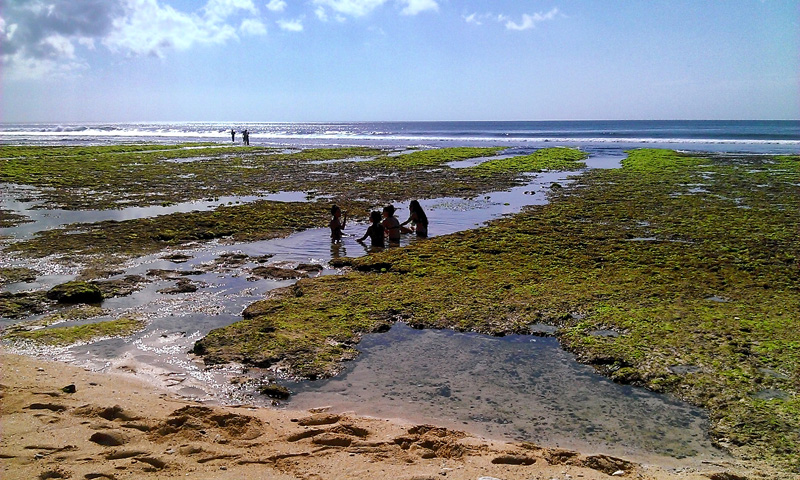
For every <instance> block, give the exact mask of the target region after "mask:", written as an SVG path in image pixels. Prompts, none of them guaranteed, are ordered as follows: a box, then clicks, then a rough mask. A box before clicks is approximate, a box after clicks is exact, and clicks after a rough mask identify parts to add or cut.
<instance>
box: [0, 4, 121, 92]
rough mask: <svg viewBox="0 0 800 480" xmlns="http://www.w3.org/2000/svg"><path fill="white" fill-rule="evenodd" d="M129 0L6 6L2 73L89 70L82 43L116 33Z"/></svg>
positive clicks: (10, 75) (33, 75) (29, 75)
mask: <svg viewBox="0 0 800 480" xmlns="http://www.w3.org/2000/svg"><path fill="white" fill-rule="evenodd" d="M124 1H125V0H74V1H64V0H61V1H52V0H51V1H44V0H30V1H26V2H16V1H11V2H5V5H4V10H3V17H2V21H1V22H0V24H1V25H2V27H1V28H0V44H2V45H3V49H2V63H3V73H4V75H5V76H7V77H8V78H36V77H40V76H47V75H53V76H63V75H66V74H69V73H70V72H74V71H78V70H81V69H83V68H85V67H86V66H85V64H84V63H83V62H81V61H79V60H76V49H75V46H76V44H77V45H82V46H86V45H94V40H95V39H99V38H103V37H104V36H106V35H108V34H109V32H111V31H112V29H113V22H114V18H116V17H118V16H120V15H122V14H123V13H124Z"/></svg>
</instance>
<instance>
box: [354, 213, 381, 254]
mask: <svg viewBox="0 0 800 480" xmlns="http://www.w3.org/2000/svg"><path fill="white" fill-rule="evenodd" d="M369 221H370V222H372V225H370V226H369V228H367V233H365V234H364V236H363V237H361V238H359V239H358V240H357V241H359V242H363V241H364V240H366V239H367V237H369V239H370V242H372V246H373V247H383V246H384V245H385V244H384V241H383V236H384V231H383V225H381V212H379V211H377V210H374V211H373V212H372V213H370V214H369Z"/></svg>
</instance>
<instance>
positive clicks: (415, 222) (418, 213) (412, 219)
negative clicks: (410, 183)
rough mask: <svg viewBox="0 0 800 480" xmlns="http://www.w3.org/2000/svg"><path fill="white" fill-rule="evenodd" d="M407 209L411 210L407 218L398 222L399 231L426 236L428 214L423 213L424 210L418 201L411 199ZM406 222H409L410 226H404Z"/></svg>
mask: <svg viewBox="0 0 800 480" xmlns="http://www.w3.org/2000/svg"><path fill="white" fill-rule="evenodd" d="M408 209H409V210H410V211H411V214H410V215H409V217H408V220H406V221H405V222H403V223H401V224H400V231H401V232H403V233H411V232H416V233H417V236H418V237H422V238H425V237H427V236H428V216H427V215H425V211H424V210H423V209H422V206H421V205H420V204H419V202H418V201H416V200H411V203H410V204H409V205H408ZM408 223H411V227H410V228H409V227H405V226H404V225H406V224H408Z"/></svg>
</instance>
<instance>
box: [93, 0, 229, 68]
mask: <svg viewBox="0 0 800 480" xmlns="http://www.w3.org/2000/svg"><path fill="white" fill-rule="evenodd" d="M214 1H216V0H212V2H214ZM212 2H209V5H211V3H212ZM211 6H212V7H215V8H216V7H217V6H218V5H211ZM128 7H129V10H128V12H127V15H126V16H125V17H121V18H117V19H115V20H114V29H113V31H112V33H111V34H110V35H108V36H107V37H106V38H105V39H104V40H103V44H104V45H106V46H107V47H108V48H109V49H111V50H112V51H120V50H123V51H129V52H132V53H135V54H140V55H154V56H158V57H163V56H164V55H165V53H166V51H167V50H170V49H176V50H186V49H188V48H190V47H192V46H193V45H195V44H198V43H199V44H219V43H224V42H226V41H228V40H230V39H233V38H237V37H236V29H234V28H233V27H232V26H230V25H227V24H224V23H219V21H218V17H216V16H212V15H211V14H210V13H209V16H207V17H200V16H198V15H196V14H187V13H183V12H179V11H177V10H175V9H174V8H172V7H171V6H169V5H165V6H163V7H162V6H161V5H159V3H158V1H157V0H130V3H129V5H128ZM206 11H207V12H211V10H209V9H208V8H207V9H206Z"/></svg>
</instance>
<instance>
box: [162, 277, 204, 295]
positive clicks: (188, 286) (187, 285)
mask: <svg viewBox="0 0 800 480" xmlns="http://www.w3.org/2000/svg"><path fill="white" fill-rule="evenodd" d="M196 291H197V285H195V284H194V283H192V282H191V281H189V280H186V279H185V278H181V279H180V280H178V283H176V284H175V286H174V287H170V288H162V289H161V290H159V291H158V293H168V294H170V295H172V294H177V293H192V292H196Z"/></svg>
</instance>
